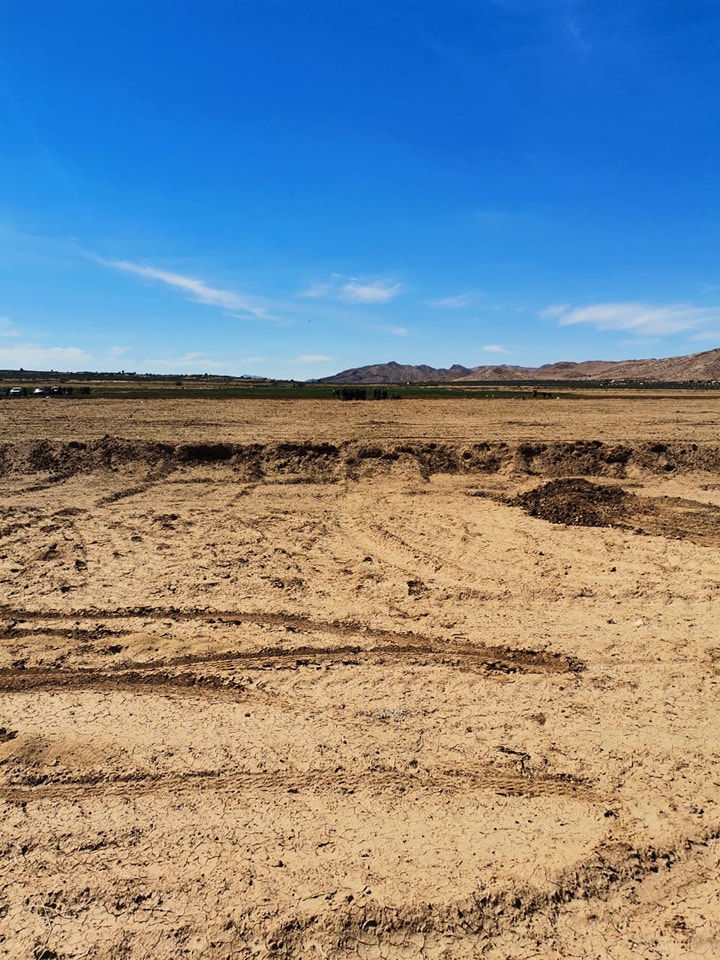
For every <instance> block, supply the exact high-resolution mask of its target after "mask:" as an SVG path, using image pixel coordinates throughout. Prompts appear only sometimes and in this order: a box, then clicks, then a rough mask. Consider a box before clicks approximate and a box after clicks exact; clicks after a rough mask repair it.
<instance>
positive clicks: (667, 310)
mask: <svg viewBox="0 0 720 960" xmlns="http://www.w3.org/2000/svg"><path fill="white" fill-rule="evenodd" d="M540 316H541V317H543V318H544V319H550V320H556V321H557V323H558V325H559V326H561V327H569V326H574V325H576V324H587V325H588V326H591V327H594V328H595V329H596V330H602V331H605V330H632V331H634V332H636V333H638V334H642V335H648V336H668V335H671V334H674V333H683V332H685V331H687V330H696V329H698V328H700V327H703V326H705V324H708V323H714V324H717V323H718V322H720V307H697V306H695V305H694V304H692V303H673V304H651V303H642V302H617V303H615V302H609V303H595V304H590V305H589V306H584V307H572V306H570V305H569V304H552V305H550V306H549V307H546V308H545V310H543V311H542V313H541V314H540Z"/></svg>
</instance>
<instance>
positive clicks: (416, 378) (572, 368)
mask: <svg viewBox="0 0 720 960" xmlns="http://www.w3.org/2000/svg"><path fill="white" fill-rule="evenodd" d="M483 380H488V381H504V380H507V381H511V380H575V381H577V380H588V381H594V380H643V381H658V382H666V383H672V382H676V383H682V382H686V381H693V380H698V381H709V380H710V381H712V380H717V381H720V348H716V349H713V350H705V351H703V352H702V353H691V354H688V355H687V356H682V357H666V358H665V359H661V360H658V359H655V358H653V359H649V360H585V361H583V362H581V363H573V362H570V361H559V362H557V363H547V364H545V365H544V366H542V367H519V366H514V365H510V364H493V365H489V364H486V365H482V366H477V367H464V366H462V365H461V364H459V363H455V364H453V365H452V366H451V367H448V368H444V367H440V368H436V367H431V366H428V365H427V364H424V363H423V364H419V365H415V364H409V363H396V362H395V361H394V360H391V361H390V362H389V363H373V364H370V365H369V366H365V367H352V368H351V369H349V370H343V371H341V372H340V373H336V374H335V375H334V376H331V377H323V378H322V379H321V380H319V381H318V382H319V383H360V384H363V383H365V384H368V383H427V382H440V383H471V382H477V381H483Z"/></svg>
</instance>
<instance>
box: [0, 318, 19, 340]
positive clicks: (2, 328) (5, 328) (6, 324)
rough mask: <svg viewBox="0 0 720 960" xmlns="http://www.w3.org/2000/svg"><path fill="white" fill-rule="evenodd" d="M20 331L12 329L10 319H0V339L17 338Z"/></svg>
mask: <svg viewBox="0 0 720 960" xmlns="http://www.w3.org/2000/svg"><path fill="white" fill-rule="evenodd" d="M19 336H20V331H19V330H18V329H17V327H14V326H13V325H12V323H11V321H10V317H0V337H19Z"/></svg>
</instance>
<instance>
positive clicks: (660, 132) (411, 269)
mask: <svg viewBox="0 0 720 960" xmlns="http://www.w3.org/2000/svg"><path fill="white" fill-rule="evenodd" d="M719 53H720V5H719V4H718V3H717V2H716V0H702V2H701V0H683V2H682V3H680V2H678V0H442V2H441V0H382V2H379V0H0V367H11V368H17V367H19V366H22V367H25V368H26V369H29V368H48V369H49V368H53V369H56V370H74V369H88V370H101V369H105V370H107V369H110V370H119V369H125V370H136V371H139V372H140V371H142V372H146V371H155V372H166V373H169V372H173V373H174V372H178V373H180V372H201V373H202V372H208V373H232V374H238V375H239V374H264V375H269V376H279V377H291V378H295V379H305V378H311V377H318V376H323V375H326V374H330V373H334V372H336V371H338V370H340V369H343V368H346V367H349V366H359V365H362V364H366V363H377V362H383V361H387V360H398V361H400V362H405V363H430V364H433V365H436V366H448V365H450V364H452V363H455V362H457V363H463V364H466V365H468V366H472V365H476V364H481V363H498V362H500V363H519V364H527V365H538V364H541V363H547V362H552V361H555V360H584V359H624V358H627V357H647V356H670V355H675V354H682V353H694V352H697V351H700V350H707V349H711V348H714V347H717V346H720V262H719V259H718V256H719V254H720V156H719V153H720V151H719V149H718V147H719V145H720V126H719V125H718V119H719V116H720V55H719Z"/></svg>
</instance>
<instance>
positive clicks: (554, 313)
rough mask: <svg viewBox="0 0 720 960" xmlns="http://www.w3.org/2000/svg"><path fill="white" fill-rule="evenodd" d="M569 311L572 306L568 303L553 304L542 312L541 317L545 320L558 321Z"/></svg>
mask: <svg viewBox="0 0 720 960" xmlns="http://www.w3.org/2000/svg"><path fill="white" fill-rule="evenodd" d="M568 310H570V304H568V303H551V304H550V306H549V307H545V309H544V310H541V311H540V316H541V317H542V318H543V319H544V320H556V319H557V318H558V317H561V316H562V315H563V314H564V313H566V312H567V311H568Z"/></svg>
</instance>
